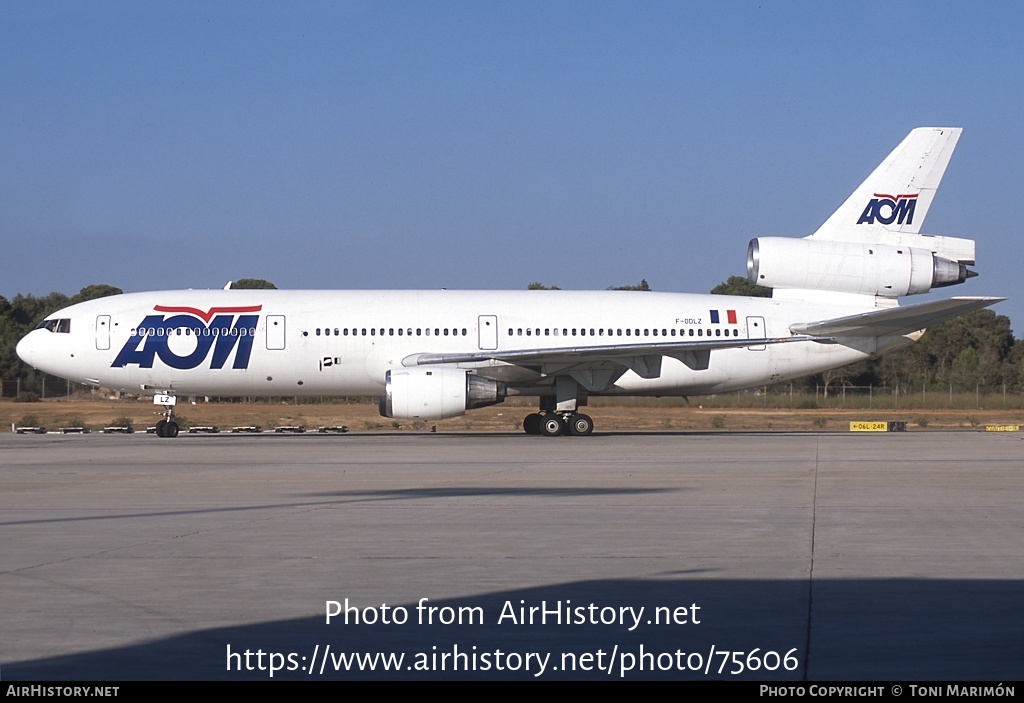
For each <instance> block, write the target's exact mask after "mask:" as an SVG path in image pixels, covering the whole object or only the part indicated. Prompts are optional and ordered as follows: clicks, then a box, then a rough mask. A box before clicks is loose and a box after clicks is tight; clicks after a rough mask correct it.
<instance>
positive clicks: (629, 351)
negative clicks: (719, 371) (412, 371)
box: [403, 335, 813, 366]
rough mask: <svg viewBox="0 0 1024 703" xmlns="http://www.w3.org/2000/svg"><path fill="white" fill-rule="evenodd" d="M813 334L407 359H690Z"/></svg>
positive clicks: (410, 362) (409, 361) (415, 362)
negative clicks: (656, 357) (651, 357)
mask: <svg viewBox="0 0 1024 703" xmlns="http://www.w3.org/2000/svg"><path fill="white" fill-rule="evenodd" d="M812 339H813V338H812V337H808V336H803V335H795V336H792V337H769V338H768V339H765V338H763V337H758V338H754V339H714V340H712V339H705V340H701V341H691V342H642V343H634V344H601V345H587V346H573V347H545V348H542V349H513V350H502V351H497V350H496V351H475V352H465V353H454V354H413V355H412V356H409V357H406V358H405V359H404V360H403V364H404V365H405V366H424V365H430V364H462V363H469V362H474V361H491V360H494V361H504V362H507V363H510V364H517V365H523V364H542V363H550V364H567V363H568V364H571V363H579V362H581V361H587V360H590V361H609V360H616V359H628V358H632V357H637V356H648V355H654V356H672V357H676V358H678V359H680V360H683V361H684V362H685V361H686V357H688V356H689V355H694V354H699V353H708V352H711V351H713V350H715V349H734V348H737V347H753V346H762V345H764V344H783V343H785V342H806V341H812Z"/></svg>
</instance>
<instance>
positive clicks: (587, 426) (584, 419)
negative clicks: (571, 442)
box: [567, 413, 594, 437]
mask: <svg viewBox="0 0 1024 703" xmlns="http://www.w3.org/2000/svg"><path fill="white" fill-rule="evenodd" d="M567 424H568V426H569V433H570V434H572V435H574V436H576V437H585V436H587V435H588V434H590V433H591V432H593V431H594V421H593V420H591V419H590V416H589V415H583V414H582V413H581V414H579V415H573V416H572V417H571V418H569V422H568V423H567Z"/></svg>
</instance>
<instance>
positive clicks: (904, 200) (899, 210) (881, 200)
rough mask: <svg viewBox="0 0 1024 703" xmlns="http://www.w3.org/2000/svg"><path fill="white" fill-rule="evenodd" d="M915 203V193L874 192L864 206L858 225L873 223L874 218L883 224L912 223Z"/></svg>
mask: <svg viewBox="0 0 1024 703" xmlns="http://www.w3.org/2000/svg"><path fill="white" fill-rule="evenodd" d="M915 205H917V193H903V194H901V195H886V194H885V193H875V197H874V198H872V199H871V201H870V202H868V206H867V207H866V208H864V212H863V213H861V216H860V219H859V220H857V224H858V225H873V224H875V220H877V221H879V222H881V223H882V224H883V225H891V224H892V223H893V222H895V223H896V224H900V225H903V224H907V225H912V224H914V206H915Z"/></svg>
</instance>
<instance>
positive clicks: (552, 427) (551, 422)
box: [540, 415, 565, 437]
mask: <svg viewBox="0 0 1024 703" xmlns="http://www.w3.org/2000/svg"><path fill="white" fill-rule="evenodd" d="M540 431H541V433H542V434H544V435H545V436H547V437H557V436H558V435H560V434H563V433H564V432H565V421H564V420H562V418H561V416H559V415H545V416H544V417H543V418H542V419H541V423H540Z"/></svg>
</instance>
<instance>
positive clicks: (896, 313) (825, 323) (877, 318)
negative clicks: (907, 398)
mask: <svg viewBox="0 0 1024 703" xmlns="http://www.w3.org/2000/svg"><path fill="white" fill-rule="evenodd" d="M1003 300H1006V298H947V299H946V300H934V301H932V302H930V303H919V304H917V305H908V306H905V307H898V308H886V309H884V310H874V311H872V312H865V313H861V314H859V315H849V316H847V317H837V318H834V319H831V320H821V321H820V322H800V323H797V324H795V325H791V326H790V328H789V329H790V330H791V331H792V332H793V333H794V334H807V335H813V336H815V337H881V336H887V335H902V334H910V333H911V332H916V331H918V330H923V329H926V328H928V327H932V326H934V325H936V324H938V323H940V322H944V321H946V320H950V319H952V318H954V317H958V316H959V315H964V314H966V313H968V312H971V311H973V310H981V309H982V308H987V307H988V306H989V305H995V304H996V303H998V302H1001V301H1003Z"/></svg>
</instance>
